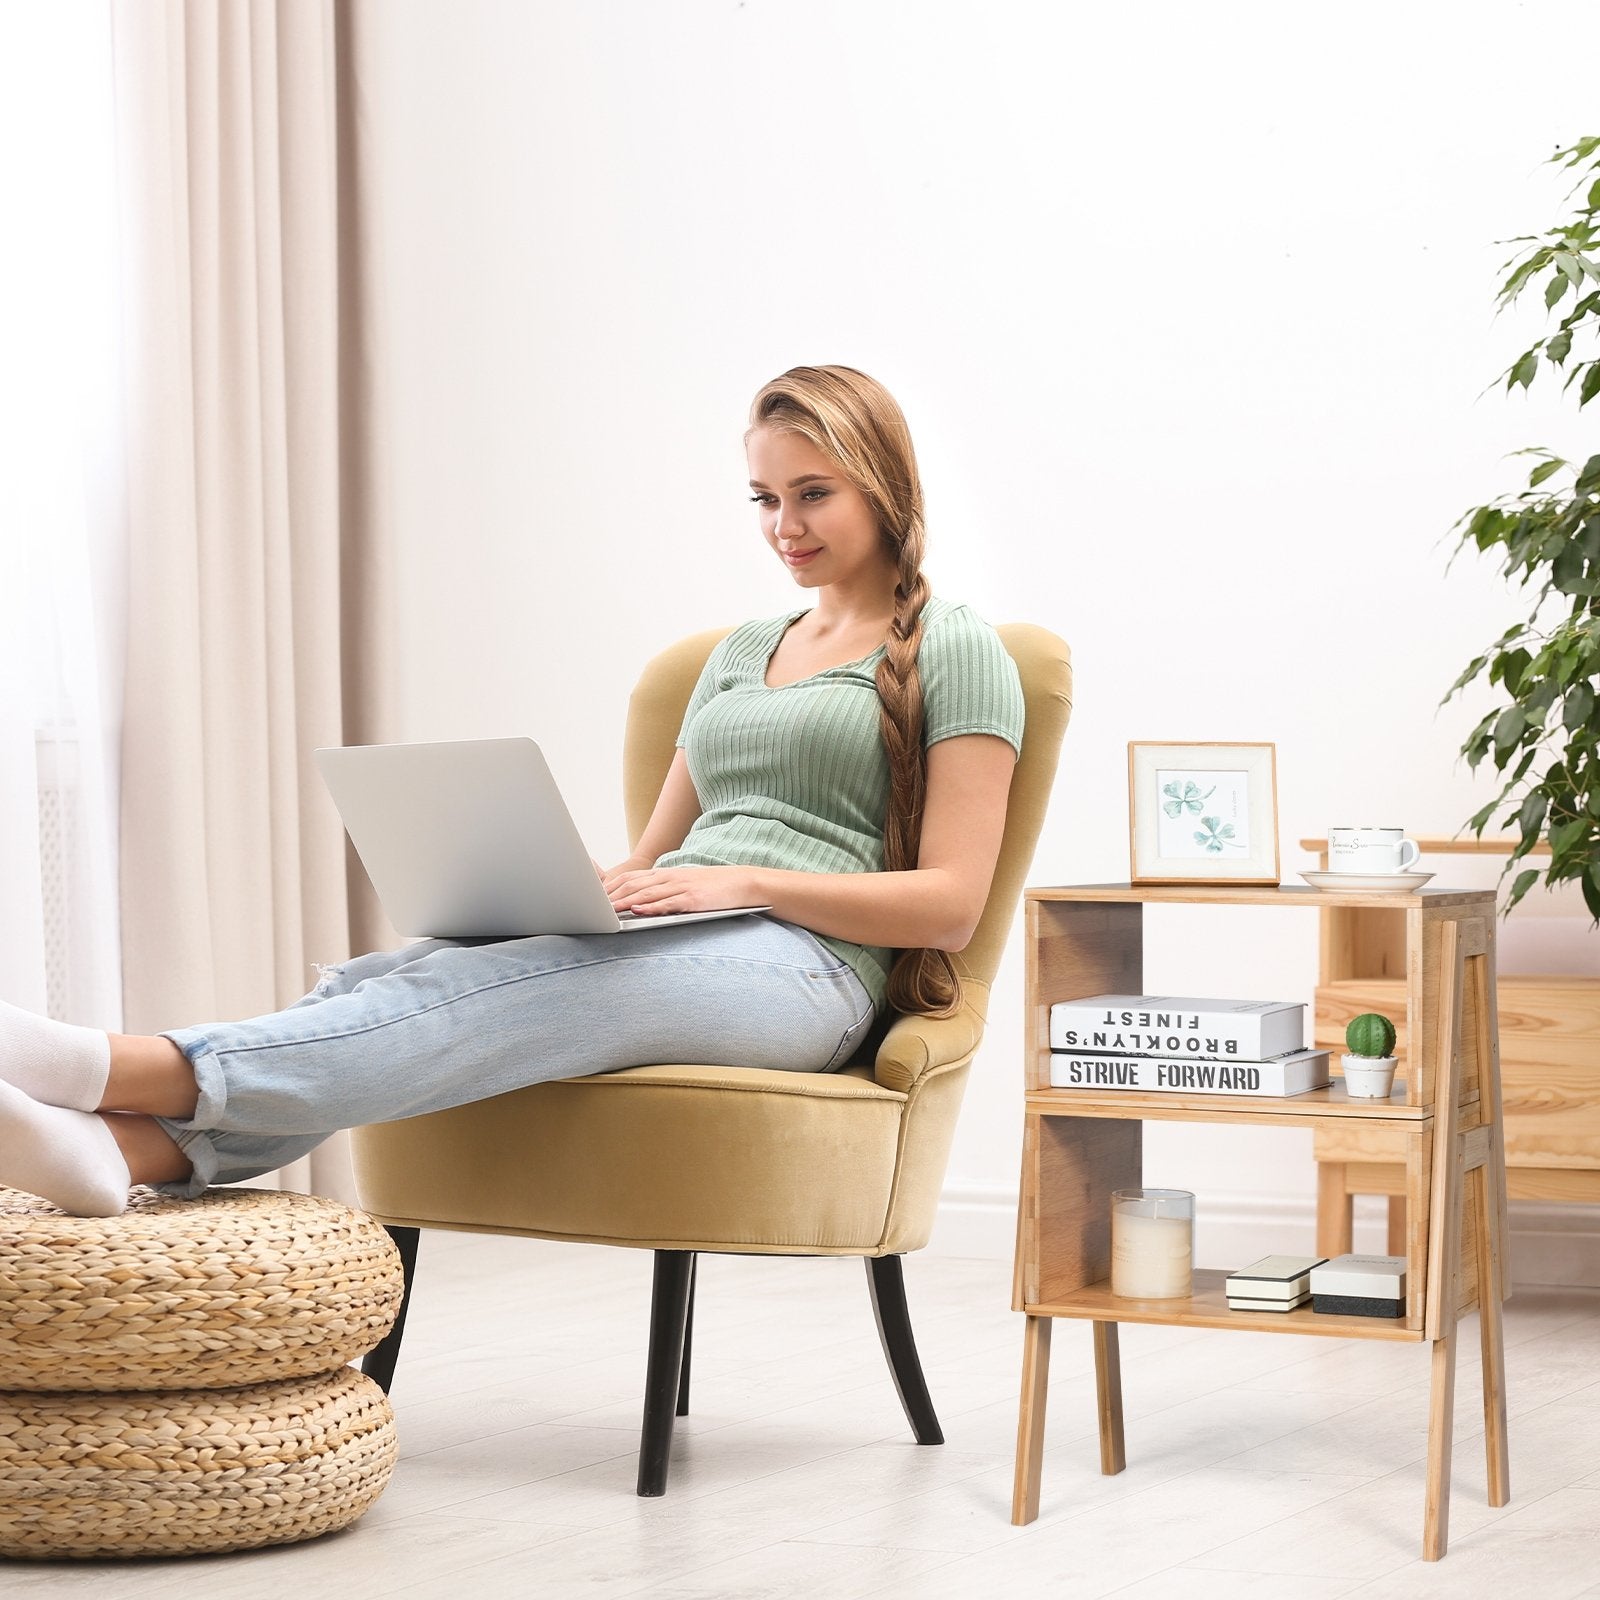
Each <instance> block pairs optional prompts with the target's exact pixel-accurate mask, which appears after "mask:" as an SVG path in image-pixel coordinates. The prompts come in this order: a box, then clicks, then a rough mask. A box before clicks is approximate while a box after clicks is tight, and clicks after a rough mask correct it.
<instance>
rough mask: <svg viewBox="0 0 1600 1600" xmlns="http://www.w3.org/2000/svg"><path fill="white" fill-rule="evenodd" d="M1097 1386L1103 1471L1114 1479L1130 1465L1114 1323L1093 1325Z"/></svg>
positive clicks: (1095, 1380)
mask: <svg viewBox="0 0 1600 1600" xmlns="http://www.w3.org/2000/svg"><path fill="white" fill-rule="evenodd" d="M1094 1387H1095V1397H1096V1399H1097V1400H1098V1401H1099V1405H1100V1470H1101V1472H1103V1473H1104V1474H1105V1475H1106V1476H1107V1477H1112V1476H1114V1475H1115V1474H1116V1473H1118V1472H1121V1471H1122V1469H1123V1468H1124V1467H1125V1466H1127V1464H1128V1451H1127V1446H1126V1444H1125V1443H1124V1441H1123V1437H1122V1353H1121V1348H1120V1346H1119V1345H1118V1342H1117V1325H1116V1323H1114V1322H1097V1323H1095V1325H1094Z"/></svg>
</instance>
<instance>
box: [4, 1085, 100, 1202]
mask: <svg viewBox="0 0 1600 1600" xmlns="http://www.w3.org/2000/svg"><path fill="white" fill-rule="evenodd" d="M131 1182H132V1179H131V1178H130V1176H129V1173H128V1163H127V1162H126V1161H124V1160H123V1159H122V1151H121V1149H120V1147H119V1146H118V1144H117V1141H116V1140H115V1139H114V1138H112V1136H111V1130H110V1128H108V1127H107V1126H106V1123H105V1119H104V1118H103V1117H97V1116H95V1115H93V1114H92V1113H91V1112H87V1111H70V1110H67V1109H66V1108H65V1107H62V1106H46V1105H41V1104H40V1103H39V1102H38V1101H37V1100H31V1099H29V1097H28V1096H27V1095H25V1094H24V1093H23V1092H22V1091H21V1090H20V1089H14V1088H12V1086H11V1085H10V1084H8V1083H0V1183H3V1184H5V1185H6V1186H7V1187H8V1188H12V1189H24V1190H26V1191H27V1192H28V1193H29V1194H36V1195H40V1196H42V1197H43V1198H44V1199H46V1200H48V1201H50V1202H51V1203H52V1204H53V1205H58V1206H60V1207H61V1209H62V1210H63V1211H67V1212H70V1213H71V1214H72V1215H73V1216H75V1217H118V1216H121V1215H122V1213H123V1212H124V1211H126V1210H127V1209H128V1189H129V1187H130V1185H131Z"/></svg>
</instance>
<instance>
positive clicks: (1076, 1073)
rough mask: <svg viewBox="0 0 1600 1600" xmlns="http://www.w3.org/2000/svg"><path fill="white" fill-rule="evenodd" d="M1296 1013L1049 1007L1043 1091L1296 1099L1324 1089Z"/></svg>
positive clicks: (1253, 1003)
mask: <svg viewBox="0 0 1600 1600" xmlns="http://www.w3.org/2000/svg"><path fill="white" fill-rule="evenodd" d="M1305 1009H1306V1008H1305V1007H1304V1006H1303V1005H1300V1004H1295V1003H1291V1002H1289V1001H1281V1000H1197V999H1185V998H1181V997H1176V996H1170V995H1128V994H1097V995H1090V996H1089V997H1088V998H1087V999H1083V1000H1067V1001H1062V1002H1060V1003H1058V1004H1056V1005H1053V1006H1051V1007H1050V1086H1051V1087H1052V1088H1055V1089H1092V1090H1095V1091H1096V1092H1099V1091H1103V1090H1106V1089H1126V1090H1134V1091H1142V1092H1148V1091H1150V1090H1155V1091H1157V1092H1159V1093H1165V1094H1252V1095H1295V1094H1304V1093H1306V1091H1307V1090H1310V1089H1320V1088H1322V1087H1324V1086H1325V1085H1326V1084H1327V1083H1328V1081H1329V1074H1328V1052H1327V1051H1326V1050H1307V1049H1305V1048H1304V1044H1305Z"/></svg>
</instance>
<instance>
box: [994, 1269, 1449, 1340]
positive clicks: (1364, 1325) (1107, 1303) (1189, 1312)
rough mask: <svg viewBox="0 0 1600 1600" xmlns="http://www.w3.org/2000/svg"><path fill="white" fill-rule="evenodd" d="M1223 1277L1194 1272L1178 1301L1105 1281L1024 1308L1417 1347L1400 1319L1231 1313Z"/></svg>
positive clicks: (1039, 1313)
mask: <svg viewBox="0 0 1600 1600" xmlns="http://www.w3.org/2000/svg"><path fill="white" fill-rule="evenodd" d="M1227 1276H1228V1275H1227V1273H1225V1272H1218V1271H1214V1270H1210V1269H1207V1268H1203V1267H1197V1268H1196V1269H1195V1273H1194V1292H1193V1293H1192V1294H1190V1295H1187V1296H1185V1297H1184V1298H1182V1299H1173V1300H1132V1299H1128V1298H1126V1297H1125V1296H1122V1295H1115V1294H1113V1293H1112V1292H1111V1283H1110V1280H1109V1279H1102V1280H1101V1281H1100V1282H1099V1283H1091V1284H1089V1285H1088V1287H1087V1288H1083V1289H1077V1290H1074V1291H1073V1292H1072V1293H1071V1294H1068V1295H1062V1296H1060V1297H1058V1298H1057V1299H1054V1300H1052V1301H1050V1302H1049V1303H1048V1304H1043V1305H1031V1306H1027V1307H1025V1308H1024V1309H1025V1310H1026V1311H1027V1313H1028V1315H1029V1316H1033V1317H1079V1318H1087V1319H1088V1320H1089V1321H1091V1322H1152V1323H1160V1324H1162V1325H1164V1326H1166V1325H1176V1326H1181V1327H1190V1328H1227V1329H1229V1330H1230V1331H1232V1332H1243V1333H1320V1334H1323V1335H1325V1336H1327V1337H1330V1338H1335V1339H1387V1340H1389V1341H1391V1342H1393V1343H1400V1344H1419V1343H1420V1342H1421V1341H1422V1338H1423V1332H1422V1329H1421V1328H1408V1327H1407V1326H1406V1325H1405V1323H1404V1322H1403V1321H1401V1320H1400V1319H1399V1318H1398V1317H1394V1318H1391V1317H1343V1316H1333V1315H1331V1314H1329V1313H1328V1312H1324V1311H1313V1310H1312V1309H1311V1308H1310V1307H1309V1306H1301V1307H1300V1308H1299V1309H1298V1310H1296V1311H1231V1310H1229V1308H1228V1294H1227V1289H1226V1287H1225V1283H1226V1280H1227Z"/></svg>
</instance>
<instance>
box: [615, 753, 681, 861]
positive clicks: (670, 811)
mask: <svg viewBox="0 0 1600 1600" xmlns="http://www.w3.org/2000/svg"><path fill="white" fill-rule="evenodd" d="M699 815H700V796H699V795H697V794H696V793H695V789H694V781H693V780H692V779H691V778H690V776H689V758H688V756H687V754H686V753H685V752H684V751H683V750H682V749H679V750H678V752H677V753H676V754H675V755H674V756H673V758H672V765H671V766H670V767H668V768H667V778H666V782H665V783H663V784H662V785H661V793H660V794H659V795H658V796H657V797H656V803H655V809H654V810H653V811H652V812H651V813H650V820H649V822H647V823H646V824H645V829H644V832H643V833H642V834H641V835H640V836H639V843H638V845H637V847H636V848H635V849H634V852H633V854H632V855H631V856H629V857H628V858H627V860H626V861H619V862H618V863H617V864H616V866H614V867H611V868H610V869H602V871H601V874H600V876H601V878H602V879H603V880H604V881H605V882H606V885H607V887H608V888H609V887H610V880H611V879H612V878H613V877H615V876H616V874H617V873H619V872H628V871H630V870H633V869H636V868H639V867H653V866H654V865H655V864H656V862H657V860H658V859H659V858H660V857H662V856H664V855H666V854H667V852H668V851H670V850H676V849H677V848H678V846H679V845H681V844H682V843H683V841H684V840H685V839H686V838H687V837H688V834H689V830H690V828H692V827H693V826H694V822H695V818H696V817H698V816H699Z"/></svg>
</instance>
